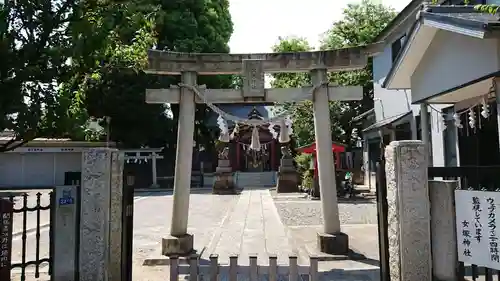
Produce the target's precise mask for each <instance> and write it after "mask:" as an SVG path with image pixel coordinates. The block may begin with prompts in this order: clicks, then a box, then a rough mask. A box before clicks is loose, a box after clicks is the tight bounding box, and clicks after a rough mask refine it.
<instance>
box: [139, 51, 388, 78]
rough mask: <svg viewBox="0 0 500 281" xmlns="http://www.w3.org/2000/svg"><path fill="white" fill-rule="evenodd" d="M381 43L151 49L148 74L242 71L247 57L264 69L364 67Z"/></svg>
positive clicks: (345, 68)
mask: <svg viewBox="0 0 500 281" xmlns="http://www.w3.org/2000/svg"><path fill="white" fill-rule="evenodd" d="M380 49H381V45H380V44H372V45H367V46H359V47H351V48H343V49H335V50H326V51H313V52H288V53H260V54H224V53H180V52H170V51H160V50H149V51H148V70H147V71H146V72H148V73H154V74H166V75H172V74H177V75H178V74H180V73H181V72H184V71H194V72H197V73H198V74H201V75H217V74H239V73H242V72H243V65H242V61H243V60H263V71H264V72H266V73H277V72H305V71H310V70H312V69H319V68H326V69H327V70H328V71H346V70H355V69H361V68H364V67H365V66H366V64H367V62H368V57H369V56H371V55H373V54H375V53H377V52H380Z"/></svg>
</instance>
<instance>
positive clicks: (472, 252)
mask: <svg viewBox="0 0 500 281" xmlns="http://www.w3.org/2000/svg"><path fill="white" fill-rule="evenodd" d="M499 208H500V192H490V191H472V190H455V213H456V219H457V222H456V223H457V247H458V260H459V261H462V262H465V263H469V264H476V265H478V266H484V267H487V268H493V269H498V270H500V256H499V255H500V253H499V247H498V244H499V243H500V241H499V233H500V229H497V225H496V219H497V218H499V219H500V210H499Z"/></svg>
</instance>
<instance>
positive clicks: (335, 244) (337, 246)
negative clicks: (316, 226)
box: [311, 69, 349, 254]
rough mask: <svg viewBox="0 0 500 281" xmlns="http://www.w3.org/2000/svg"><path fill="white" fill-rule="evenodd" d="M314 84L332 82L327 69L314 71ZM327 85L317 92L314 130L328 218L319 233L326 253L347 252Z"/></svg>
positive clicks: (321, 248) (325, 214)
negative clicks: (342, 224)
mask: <svg viewBox="0 0 500 281" xmlns="http://www.w3.org/2000/svg"><path fill="white" fill-rule="evenodd" d="M311 77H312V83H313V85H318V84H320V83H324V82H327V81H328V77H327V73H326V70H325V69H316V70H312V71H311ZM328 103H329V97H328V88H327V86H326V85H324V86H322V87H321V88H319V89H318V90H317V91H316V92H315V93H314V94H313V111H314V133H315V137H316V157H317V158H318V176H319V188H320V193H321V207H322V212H323V219H324V228H323V231H324V233H319V234H318V246H319V248H320V250H321V251H322V252H326V253H331V254H347V252H348V251H349V239H348V237H347V235H346V234H344V233H342V232H341V231H340V220H339V207H338V203H337V186H336V180H335V177H336V174H335V166H334V161H333V153H332V134H331V124H330V108H329V106H328Z"/></svg>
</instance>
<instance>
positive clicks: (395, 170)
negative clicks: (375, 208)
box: [385, 141, 432, 281]
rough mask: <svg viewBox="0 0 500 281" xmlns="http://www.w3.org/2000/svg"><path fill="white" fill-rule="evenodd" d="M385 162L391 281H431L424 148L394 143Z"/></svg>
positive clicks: (417, 143)
mask: <svg viewBox="0 0 500 281" xmlns="http://www.w3.org/2000/svg"><path fill="white" fill-rule="evenodd" d="M385 159H386V165H385V170H386V178H387V205H388V214H387V221H388V236H389V271H390V277H391V281H403V280H404V281H422V280H432V260H431V232H430V213H429V189H428V171H427V169H428V166H429V164H428V155H427V150H426V145H424V143H423V142H422V141H393V142H391V143H390V144H389V146H387V147H386V149H385Z"/></svg>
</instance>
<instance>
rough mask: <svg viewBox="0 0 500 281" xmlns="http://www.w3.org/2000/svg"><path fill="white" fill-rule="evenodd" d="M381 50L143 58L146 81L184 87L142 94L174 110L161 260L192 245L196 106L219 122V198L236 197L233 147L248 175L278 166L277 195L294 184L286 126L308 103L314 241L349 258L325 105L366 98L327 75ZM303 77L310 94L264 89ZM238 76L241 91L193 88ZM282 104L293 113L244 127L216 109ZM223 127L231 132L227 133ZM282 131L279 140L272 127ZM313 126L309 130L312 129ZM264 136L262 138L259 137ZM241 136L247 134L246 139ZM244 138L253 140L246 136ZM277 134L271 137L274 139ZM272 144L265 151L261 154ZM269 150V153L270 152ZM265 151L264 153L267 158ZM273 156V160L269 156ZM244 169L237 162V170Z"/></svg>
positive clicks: (165, 53) (252, 121)
mask: <svg viewBox="0 0 500 281" xmlns="http://www.w3.org/2000/svg"><path fill="white" fill-rule="evenodd" d="M379 48H380V47H379V46H378V45H373V46H369V47H355V48H347V49H342V50H328V51H316V52H298V53H279V54H276V53H269V54H212V53H203V54H195V53H178V52H168V51H159V50H150V51H149V52H148V62H149V65H148V70H147V72H148V73H152V74H162V75H180V76H181V83H180V84H179V85H174V86H171V87H170V88H169V89H148V90H146V102H148V103H161V104H164V103H179V124H178V127H179V128H182V129H180V130H179V132H178V139H177V146H176V149H177V157H176V166H175V179H174V192H173V200H174V202H173V205H172V217H173V218H175V219H172V221H171V227H170V235H168V234H167V233H165V235H166V238H164V239H162V254H163V255H165V256H176V255H184V254H188V253H191V252H192V251H193V250H194V248H193V246H194V243H193V241H194V237H193V235H192V234H190V233H188V214H189V195H190V180H191V167H192V157H189V155H192V154H193V144H194V140H193V138H194V123H195V111H196V103H204V104H206V105H207V106H208V107H209V108H210V109H212V110H213V111H214V112H215V113H216V114H218V115H219V129H220V137H219V141H220V153H219V159H218V166H217V170H216V179H215V180H214V185H213V193H216V192H217V193H216V194H223V193H222V192H228V193H229V192H230V191H231V190H234V189H235V185H234V179H233V167H231V166H232V163H231V162H234V158H233V153H232V152H231V148H233V151H234V147H235V144H236V147H237V149H236V151H234V153H236V154H237V155H236V159H239V160H238V161H236V163H237V164H240V163H241V162H243V164H245V166H244V168H245V169H248V170H254V171H255V170H259V171H262V170H264V169H265V168H267V167H268V166H269V165H271V166H272V165H273V164H274V165H275V167H276V165H280V166H279V178H278V184H277V186H278V188H277V189H278V190H279V186H280V183H282V184H281V185H283V186H285V185H290V184H295V186H297V183H296V171H294V168H293V158H292V157H291V155H290V153H289V152H288V151H289V142H290V132H291V124H287V123H286V119H287V118H288V115H290V114H292V111H293V110H295V108H296V106H295V104H297V103H301V102H302V101H304V100H311V101H312V104H313V115H314V126H311V129H313V128H314V132H315V139H316V143H317V152H318V153H317V158H318V159H317V161H318V178H319V186H320V189H321V194H322V197H321V200H322V201H321V205H322V214H323V218H324V225H323V233H320V234H318V236H317V239H318V245H319V248H320V249H319V250H320V251H321V252H326V253H330V254H341V255H343V254H347V253H348V251H349V245H348V236H347V235H346V234H345V233H342V232H341V228H340V219H339V211H338V203H337V193H336V182H335V172H334V171H335V166H334V159H333V154H332V153H331V146H332V136H331V130H330V127H331V124H330V111H329V106H328V104H329V101H339V100H342V101H352V100H361V99H362V98H363V89H362V87H361V86H337V85H331V84H329V81H328V79H329V78H328V72H329V71H330V72H332V71H346V70H354V69H362V68H364V67H365V66H366V65H367V62H368V56H369V55H371V54H372V53H374V52H378V51H379ZM286 72H306V73H309V74H310V75H311V83H312V85H311V86H306V87H302V88H287V89H279V88H271V89H266V88H265V81H264V80H265V74H266V73H286ZM221 74H237V75H241V76H242V78H243V86H242V88H239V89H207V88H206V87H205V86H203V85H198V84H197V77H198V75H221ZM228 103H230V104H234V103H247V104H257V103H260V104H283V103H290V104H291V107H290V108H288V109H287V110H284V111H283V112H280V113H279V114H277V115H275V116H272V117H271V118H267V119H266V120H263V119H259V118H257V119H255V118H251V117H250V116H249V118H248V119H246V118H240V117H238V116H234V115H232V114H230V113H228V112H225V111H224V110H222V109H221V108H219V105H220V104H228ZM228 121H231V122H233V123H234V124H235V128H233V130H230V128H229V126H228ZM275 125H276V126H278V127H279V134H278V132H276V131H275V130H274V126H275ZM311 125H312V124H311ZM265 131H267V132H268V133H267V137H268V139H267V140H266V138H265V137H266V134H263V132H265ZM244 132H247V133H246V134H244ZM249 132H251V133H250V134H249ZM273 132H274V133H273ZM248 137H249V138H250V141H249V142H248V139H245V138H248ZM275 140H278V141H279V143H280V145H281V146H282V147H281V148H280V149H281V151H282V157H281V159H280V162H279V164H278V163H270V160H271V159H274V158H270V159H269V158H266V157H267V155H269V153H274V154H277V153H278V152H277V149H279V148H277V147H276V141H275ZM267 141H269V148H268V147H267V146H266V145H267V144H268V142H267ZM273 143H274V147H273ZM246 145H249V148H250V149H251V150H252V152H251V153H249V154H247V155H245V156H244V157H241V156H242V155H241V154H242V152H243V151H246V150H241V149H240V147H241V146H246ZM268 151H269V152H268ZM271 151H272V152H271ZM240 161H241V162H240Z"/></svg>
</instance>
